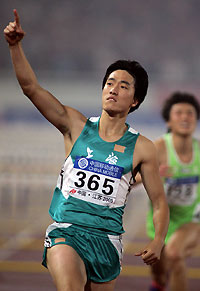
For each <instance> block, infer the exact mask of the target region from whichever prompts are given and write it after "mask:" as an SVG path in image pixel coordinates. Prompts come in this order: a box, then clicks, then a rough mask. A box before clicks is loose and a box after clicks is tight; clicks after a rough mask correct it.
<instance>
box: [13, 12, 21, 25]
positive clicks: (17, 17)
mask: <svg viewBox="0 0 200 291" xmlns="http://www.w3.org/2000/svg"><path fill="white" fill-rule="evenodd" d="M13 12H14V16H15V22H16V25H17V26H20V23H19V14H18V13H17V9H14V10H13Z"/></svg>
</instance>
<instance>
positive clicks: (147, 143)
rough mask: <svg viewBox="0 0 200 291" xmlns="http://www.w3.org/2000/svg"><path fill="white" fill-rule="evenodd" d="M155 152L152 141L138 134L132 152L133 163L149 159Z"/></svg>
mask: <svg viewBox="0 0 200 291" xmlns="http://www.w3.org/2000/svg"><path fill="white" fill-rule="evenodd" d="M156 154H157V152H156V146H155V145H154V143H153V142H152V141H151V140H150V139H148V138H147V137H145V136H143V135H139V137H138V140H137V143H136V146H135V152H134V158H135V164H139V163H141V162H143V161H146V160H148V159H151V158H152V157H154V156H155V155H156Z"/></svg>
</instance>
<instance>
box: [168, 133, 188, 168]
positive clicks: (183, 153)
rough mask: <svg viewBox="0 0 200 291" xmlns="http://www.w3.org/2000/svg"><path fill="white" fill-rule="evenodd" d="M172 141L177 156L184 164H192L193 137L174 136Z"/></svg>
mask: <svg viewBox="0 0 200 291" xmlns="http://www.w3.org/2000/svg"><path fill="white" fill-rule="evenodd" d="M172 141H173V145H174V148H175V150H176V153H177V155H178V156H179V158H180V159H181V160H182V161H183V162H186V163H187V162H190V161H191V159H192V154H193V148H192V136H191V135H188V136H181V135H177V134H172Z"/></svg>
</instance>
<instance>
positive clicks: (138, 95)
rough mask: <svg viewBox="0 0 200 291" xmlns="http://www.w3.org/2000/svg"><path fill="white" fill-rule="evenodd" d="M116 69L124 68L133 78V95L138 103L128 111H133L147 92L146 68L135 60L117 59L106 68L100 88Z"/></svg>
mask: <svg viewBox="0 0 200 291" xmlns="http://www.w3.org/2000/svg"><path fill="white" fill-rule="evenodd" d="M117 70H125V71H127V72H128V73H129V74H130V75H131V76H132V77H133V78H134V81H135V86H134V87H135V94H134V96H133V97H134V98H135V99H136V100H137V101H138V104H137V105H136V106H135V107H132V108H131V109H130V111H129V113H130V112H133V111H135V110H136V109H138V107H139V106H140V104H141V103H142V102H143V101H144V99H145V96H146V94H147V89H148V84H149V81H148V74H147V72H146V70H145V69H144V68H143V67H142V66H141V65H140V64H139V63H138V62H136V61H130V60H118V61H116V62H114V63H113V64H111V65H110V66H109V67H108V68H107V70H106V73H105V76H104V78H103V83H102V89H103V88H104V86H105V84H106V81H107V79H108V77H109V75H110V74H111V73H112V72H114V71H117Z"/></svg>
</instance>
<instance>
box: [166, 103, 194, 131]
mask: <svg viewBox="0 0 200 291" xmlns="http://www.w3.org/2000/svg"><path fill="white" fill-rule="evenodd" d="M196 124H197V115H196V110H195V108H194V107H193V106H192V105H191V104H188V103H177V104H174V105H173V106H172V108H171V111H170V116H169V121H168V127H169V128H170V129H171V131H172V133H176V134H180V135H186V136H188V135H192V134H193V132H194V130H195V128H196Z"/></svg>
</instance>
